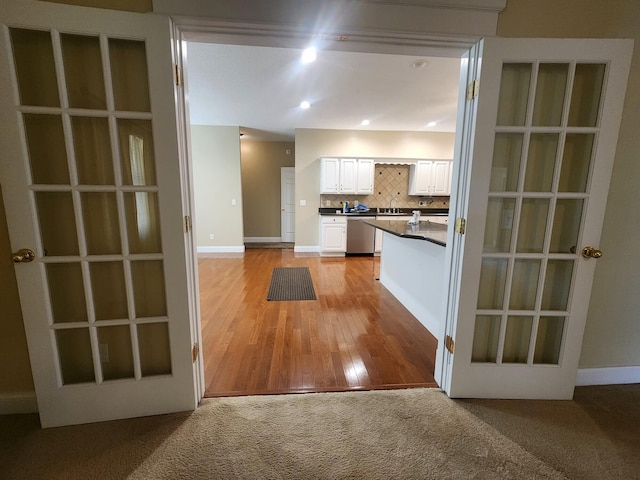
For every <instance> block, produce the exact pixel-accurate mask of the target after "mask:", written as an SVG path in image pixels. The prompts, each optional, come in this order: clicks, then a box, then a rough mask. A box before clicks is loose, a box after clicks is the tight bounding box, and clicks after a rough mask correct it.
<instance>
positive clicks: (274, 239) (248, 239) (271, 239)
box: [244, 237, 282, 243]
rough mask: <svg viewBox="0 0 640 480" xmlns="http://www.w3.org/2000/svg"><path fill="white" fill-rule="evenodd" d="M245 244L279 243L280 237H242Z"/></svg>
mask: <svg viewBox="0 0 640 480" xmlns="http://www.w3.org/2000/svg"><path fill="white" fill-rule="evenodd" d="M244 241H245V242H246V243H279V242H281V241H282V237H244Z"/></svg>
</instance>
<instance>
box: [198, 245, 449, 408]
mask: <svg viewBox="0 0 640 480" xmlns="http://www.w3.org/2000/svg"><path fill="white" fill-rule="evenodd" d="M198 265H199V276H200V306H201V315H202V337H203V342H202V343H203V345H202V348H203V355H204V362H205V384H206V393H205V395H206V396H208V397H214V396H227V395H247V394H275V393H292V392H324V391H345V390H355V389H362V390H367V389H384V388H407V387H435V386H437V385H436V383H435V381H434V378H433V371H434V363H435V350H436V344H437V341H436V339H435V338H434V337H433V336H432V335H431V334H430V333H429V332H428V331H427V330H426V329H425V328H424V327H423V326H422V325H421V324H420V323H419V322H418V321H417V320H416V319H415V318H414V317H413V316H412V315H411V314H410V313H409V312H408V311H407V310H406V309H405V308H404V307H403V306H402V305H401V304H400V302H398V301H397V300H396V299H395V297H393V295H391V294H390V293H389V292H388V291H387V290H386V289H385V288H384V287H383V286H382V285H381V284H380V283H379V282H378V281H377V280H376V278H377V277H378V275H379V272H380V262H379V258H375V257H350V258H321V257H318V256H317V255H315V254H296V253H294V252H293V250H277V249H252V250H247V251H245V253H244V255H242V254H228V255H225V254H210V255H206V256H201V257H200V258H199V260H198ZM300 266H308V267H309V270H310V272H311V277H312V279H313V284H314V288H315V292H316V296H317V300H315V301H311V300H307V301H284V302H282V301H271V302H268V301H267V300H266V297H267V291H268V289H269V282H270V280H271V273H272V270H273V268H274V267H300Z"/></svg>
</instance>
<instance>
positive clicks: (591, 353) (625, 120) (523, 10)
mask: <svg viewBox="0 0 640 480" xmlns="http://www.w3.org/2000/svg"><path fill="white" fill-rule="evenodd" d="M498 35H500V36H503V37H596V38H632V39H635V41H636V43H635V48H634V54H633V60H632V64H631V73H630V76H629V83H628V87H627V97H626V101H625V105H624V113H623V116H622V125H621V127H620V137H619V140H618V151H617V153H616V158H615V164H614V168H613V177H612V179H611V189H610V193H609V199H608V203H607V210H606V215H605V221H604V230H603V235H602V240H601V242H600V245H599V247H600V248H601V249H602V251H603V252H604V255H603V257H602V258H601V259H599V260H598V265H597V267H596V274H595V281H594V284H593V293H592V295H591V303H590V305H589V316H588V319H587V326H586V331H585V336H584V342H583V347H582V357H581V359H580V366H581V367H583V368H586V367H605V366H632V365H640V321H639V318H640V295H638V286H639V285H640V260H639V259H638V257H637V255H635V251H636V249H637V245H638V239H639V238H640V222H638V221H635V219H637V218H638V212H637V205H638V200H637V198H638V193H637V189H638V181H639V180H640V162H639V161H638V152H640V136H638V133H637V128H638V127H637V126H638V125H640V2H639V1H637V0H616V1H615V2H603V1H601V0H562V1H561V2H559V1H557V0H526V1H525V0H518V1H514V0H509V1H508V3H507V8H506V9H505V10H504V11H503V12H502V14H501V15H500V17H499V20H498Z"/></svg>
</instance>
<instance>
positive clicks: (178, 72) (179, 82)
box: [174, 63, 182, 87]
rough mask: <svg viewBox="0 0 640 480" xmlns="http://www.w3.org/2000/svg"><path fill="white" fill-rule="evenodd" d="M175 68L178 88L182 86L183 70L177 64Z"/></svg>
mask: <svg viewBox="0 0 640 480" xmlns="http://www.w3.org/2000/svg"><path fill="white" fill-rule="evenodd" d="M174 67H175V77H176V85H177V86H178V87H181V86H182V68H180V66H179V65H178V64H177V63H176V64H174Z"/></svg>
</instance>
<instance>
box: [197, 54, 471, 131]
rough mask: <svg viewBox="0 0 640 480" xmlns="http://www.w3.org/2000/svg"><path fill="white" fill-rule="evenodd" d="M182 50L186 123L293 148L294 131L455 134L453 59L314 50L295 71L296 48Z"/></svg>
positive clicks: (456, 70)
mask: <svg viewBox="0 0 640 480" xmlns="http://www.w3.org/2000/svg"><path fill="white" fill-rule="evenodd" d="M187 51H188V80H187V81H188V93H189V109H190V117H191V123H192V124H196V125H239V126H240V127H241V131H242V132H243V133H245V135H246V138H253V139H258V140H273V141H293V139H294V134H295V129H296V128H318V129H340V130H390V131H433V132H453V131H455V124H456V110H457V103H458V82H459V68H460V59H459V58H442V57H415V56H405V55H389V54H369V53H354V52H337V51H320V52H318V55H317V59H316V61H315V62H312V63H308V64H303V63H302V61H301V55H302V50H300V49H289V48H273V47H255V46H242V45H221V44H208V43H191V42H190V43H189V44H188V50H187ZM416 62H419V63H418V65H422V66H419V67H418V68H416V66H414V64H415V63H416ZM422 62H424V64H422ZM303 100H307V101H308V102H310V103H311V107H310V108H308V109H306V110H304V109H302V108H300V103H301V102H302V101H303ZM364 119H368V120H369V121H370V124H369V125H368V126H362V125H361V122H362V120H364ZM429 122H436V125H435V126H427V124H428V123H429Z"/></svg>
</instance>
